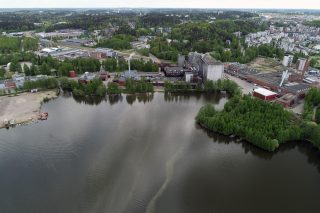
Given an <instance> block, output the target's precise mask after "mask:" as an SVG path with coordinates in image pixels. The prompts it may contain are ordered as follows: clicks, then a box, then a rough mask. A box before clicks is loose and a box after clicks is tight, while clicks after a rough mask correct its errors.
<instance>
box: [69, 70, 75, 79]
mask: <svg viewBox="0 0 320 213" xmlns="http://www.w3.org/2000/svg"><path fill="white" fill-rule="evenodd" d="M76 76H77V75H76V72H75V71H74V70H71V71H69V77H70V78H75V77H76Z"/></svg>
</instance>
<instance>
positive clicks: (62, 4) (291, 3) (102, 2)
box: [0, 0, 320, 9]
mask: <svg viewBox="0 0 320 213" xmlns="http://www.w3.org/2000/svg"><path fill="white" fill-rule="evenodd" d="M0 7H1V8H51V7H53V8H66V7H71V8H110V7H144V8H157V7H162V8H164V7H165V8H303V9H320V0H305V1H303V0H0Z"/></svg>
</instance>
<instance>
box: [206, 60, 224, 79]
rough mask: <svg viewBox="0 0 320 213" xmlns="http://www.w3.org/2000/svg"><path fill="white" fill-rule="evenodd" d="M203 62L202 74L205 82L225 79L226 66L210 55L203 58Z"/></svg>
mask: <svg viewBox="0 0 320 213" xmlns="http://www.w3.org/2000/svg"><path fill="white" fill-rule="evenodd" d="M202 61H203V66H202V68H203V71H202V73H203V77H204V79H205V80H211V81H217V80H219V79H222V78H223V74H224V65H223V64H222V63H221V62H219V61H217V60H215V59H214V58H212V57H211V56H210V55H208V54H205V55H204V56H203V57H202Z"/></svg>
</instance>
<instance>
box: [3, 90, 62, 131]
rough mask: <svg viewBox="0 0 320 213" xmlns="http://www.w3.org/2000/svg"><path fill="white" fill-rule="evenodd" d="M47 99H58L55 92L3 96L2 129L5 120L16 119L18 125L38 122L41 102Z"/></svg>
mask: <svg viewBox="0 0 320 213" xmlns="http://www.w3.org/2000/svg"><path fill="white" fill-rule="evenodd" d="M45 97H47V98H49V99H51V98H55V97H57V95H56V92H55V91H45V92H38V93H22V94H19V95H18V96H12V97H8V96H1V97H0V128H3V127H4V124H3V121H4V120H5V119H7V120H12V119H14V120H15V121H16V123H17V124H21V123H27V122H31V121H34V120H37V116H38V114H39V112H40V108H41V102H42V101H43V99H44V98H45Z"/></svg>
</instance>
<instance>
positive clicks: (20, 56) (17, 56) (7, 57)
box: [0, 52, 37, 65]
mask: <svg viewBox="0 0 320 213" xmlns="http://www.w3.org/2000/svg"><path fill="white" fill-rule="evenodd" d="M36 59H37V58H36V56H35V54H33V53H31V52H18V53H11V54H0V65H7V64H8V63H10V62H12V61H20V62H21V61H34V62H35V61H36Z"/></svg>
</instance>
